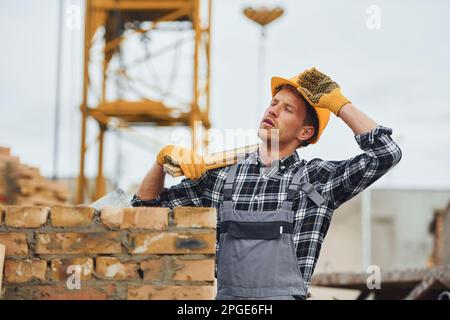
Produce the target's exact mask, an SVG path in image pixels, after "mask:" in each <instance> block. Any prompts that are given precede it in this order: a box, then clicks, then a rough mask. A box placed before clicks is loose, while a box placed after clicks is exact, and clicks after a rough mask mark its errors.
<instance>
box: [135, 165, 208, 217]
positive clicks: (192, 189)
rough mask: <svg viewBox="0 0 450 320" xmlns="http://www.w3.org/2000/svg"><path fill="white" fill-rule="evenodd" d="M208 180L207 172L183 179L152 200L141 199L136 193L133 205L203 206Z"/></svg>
mask: <svg viewBox="0 0 450 320" xmlns="http://www.w3.org/2000/svg"><path fill="white" fill-rule="evenodd" d="M206 181H207V173H205V174H203V175H202V176H201V177H199V178H198V179H196V180H191V179H186V178H185V179H183V180H182V181H181V182H180V183H179V184H176V185H174V186H172V187H170V188H164V190H163V192H162V193H161V194H160V195H159V196H158V197H156V198H155V199H151V200H142V199H139V198H138V197H137V196H136V195H134V196H133V198H132V200H131V205H132V206H133V207H167V208H174V207H186V206H190V207H201V206H202V197H203V189H204V187H205V184H206Z"/></svg>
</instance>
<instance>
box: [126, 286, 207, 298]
mask: <svg viewBox="0 0 450 320" xmlns="http://www.w3.org/2000/svg"><path fill="white" fill-rule="evenodd" d="M214 297H215V287H214V286H213V285H203V286H171V285H170V286H155V285H142V286H130V287H129V288H128V300H212V299H214Z"/></svg>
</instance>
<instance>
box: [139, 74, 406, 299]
mask: <svg viewBox="0 0 450 320" xmlns="http://www.w3.org/2000/svg"><path fill="white" fill-rule="evenodd" d="M271 87H272V97H273V98H272V101H271V103H270V105H269V106H268V107H267V109H266V111H265V114H264V116H263V119H262V121H261V124H260V130H259V132H260V134H259V137H260V138H261V141H262V142H261V143H260V144H259V146H258V150H257V151H256V152H253V153H248V154H246V156H245V157H244V159H242V161H240V162H238V163H237V164H235V165H231V166H227V167H223V168H219V169H214V170H209V171H206V165H205V162H204V160H203V158H202V157H201V156H200V155H197V154H195V153H194V152H192V151H191V150H189V149H185V148H181V147H177V146H166V147H164V148H163V149H162V150H161V151H160V152H159V154H158V156H157V161H156V163H155V165H154V166H153V167H152V168H151V170H150V171H149V172H148V174H147V175H146V177H145V178H144V179H143V181H142V183H141V185H140V187H139V189H138V191H137V192H136V194H135V195H134V197H133V200H132V205H133V206H163V207H176V206H202V207H214V208H217V209H218V230H217V232H218V243H217V256H216V257H217V260H216V261H217V263H216V277H217V296H216V299H269V300H270V299H291V300H294V299H295V300H302V299H305V298H306V297H307V293H308V286H309V282H310V279H311V276H312V274H313V271H314V268H315V265H316V262H317V259H318V257H319V253H320V249H321V245H322V243H323V240H324V237H325V235H326V233H327V231H328V227H329V225H330V221H331V217H332V215H333V211H334V210H335V209H336V208H338V207H339V206H340V205H341V204H343V203H344V202H346V201H347V200H349V199H351V198H352V197H354V196H355V195H357V194H358V193H360V192H361V191H363V190H364V189H365V188H367V187H368V186H369V185H371V184H372V183H373V182H375V181H376V180H378V179H379V178H380V177H381V176H383V175H384V174H386V172H388V171H389V170H390V169H391V168H392V167H394V166H395V165H396V164H397V163H398V162H399V161H400V159H401V157H402V153H401V150H400V148H399V146H398V145H397V144H396V143H395V142H394V141H393V140H392V138H391V134H392V129H390V128H387V127H384V126H381V125H377V123H376V122H375V121H374V120H372V119H371V118H369V117H368V116H367V115H365V114H364V113H363V112H361V111H360V110H358V109H357V108H356V107H355V106H354V105H353V104H352V103H351V102H350V101H349V100H348V99H347V98H346V97H345V96H344V95H343V94H342V92H341V89H340V87H339V86H338V85H337V83H336V82H334V81H333V80H332V79H331V78H330V77H328V76H327V75H325V74H323V73H321V72H320V71H318V70H317V69H315V68H311V69H309V70H306V71H304V72H302V73H300V74H299V75H298V76H296V77H293V78H291V79H284V78H279V77H274V78H272V81H271ZM330 112H332V113H334V114H335V115H336V116H337V117H338V118H340V119H342V120H343V121H344V122H345V123H346V124H347V125H348V126H349V127H350V129H351V130H352V131H353V133H354V135H355V139H356V142H357V143H358V145H359V147H360V148H361V149H362V151H363V153H361V154H359V155H357V156H355V157H352V158H350V159H348V160H342V161H327V160H322V159H318V158H315V159H312V160H310V161H306V160H304V159H301V158H300V157H299V155H298V153H297V151H296V149H298V148H299V147H305V146H307V145H308V144H310V143H312V144H314V143H317V141H319V139H320V136H321V134H322V133H323V130H324V129H325V127H326V125H327V123H328V120H329V117H330ZM273 132H277V133H278V135H276V136H275V138H273V136H274V135H273V134H272V133H273ZM338 143H345V142H343V141H339V142H338ZM275 145H277V148H278V150H276V151H277V152H275V150H272V149H273V148H272V146H275ZM167 156H170V157H172V158H173V159H174V160H175V161H176V162H178V163H179V164H180V167H181V169H182V171H183V174H184V175H185V176H186V179H184V180H183V181H182V182H181V183H179V184H177V185H174V186H172V187H171V188H164V176H165V173H164V171H163V164H164V163H165V159H167Z"/></svg>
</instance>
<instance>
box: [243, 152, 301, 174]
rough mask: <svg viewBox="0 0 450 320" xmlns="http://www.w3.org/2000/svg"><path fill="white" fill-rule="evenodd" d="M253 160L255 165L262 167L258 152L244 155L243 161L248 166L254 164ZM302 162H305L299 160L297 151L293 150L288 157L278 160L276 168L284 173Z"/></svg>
mask: <svg viewBox="0 0 450 320" xmlns="http://www.w3.org/2000/svg"><path fill="white" fill-rule="evenodd" d="M255 160H256V163H257V164H258V165H260V166H262V161H261V159H260V157H259V150H256V151H254V152H251V153H247V154H246V155H245V160H244V162H245V163H248V164H250V163H253V164H255ZM303 161H305V160H301V159H300V156H299V155H298V153H297V150H295V151H294V152H293V153H291V154H290V155H288V156H286V157H284V158H282V159H280V160H278V165H279V166H278V168H279V169H278V170H280V171H283V172H284V171H285V170H287V169H289V168H290V167H291V166H293V165H297V164H299V163H301V162H303Z"/></svg>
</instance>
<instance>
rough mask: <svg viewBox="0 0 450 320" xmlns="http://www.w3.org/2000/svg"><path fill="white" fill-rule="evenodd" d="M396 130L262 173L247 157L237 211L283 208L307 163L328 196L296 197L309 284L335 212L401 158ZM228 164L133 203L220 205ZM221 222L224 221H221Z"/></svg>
mask: <svg viewBox="0 0 450 320" xmlns="http://www.w3.org/2000/svg"><path fill="white" fill-rule="evenodd" d="M391 134H392V129H390V128H387V127H383V126H377V127H376V128H375V129H373V130H372V131H370V132H366V133H363V134H360V135H356V136H355V139H356V142H357V143H358V145H359V147H360V148H361V149H362V150H363V151H364V152H363V153H361V154H359V155H357V156H355V157H353V158H350V159H348V160H342V161H326V160H322V159H318V158H315V159H312V160H310V161H306V160H304V159H300V158H299V156H298V154H297V152H294V153H293V154H291V155H290V156H288V157H286V158H283V159H281V160H279V163H278V166H272V167H271V168H272V169H271V170H269V171H268V172H265V173H262V171H263V170H261V168H262V165H261V163H260V161H259V158H258V161H257V163H255V162H253V161H249V157H248V155H247V157H246V158H245V160H244V161H243V162H242V165H240V167H239V169H238V171H237V175H236V180H235V184H234V190H233V197H232V198H233V204H234V208H235V209H236V210H248V211H264V210H277V209H280V208H281V205H282V203H283V201H284V200H285V198H286V196H287V188H288V186H289V184H290V182H291V180H292V178H293V176H294V174H295V173H296V172H297V171H298V170H301V169H303V168H304V167H305V166H306V170H307V179H308V181H309V182H310V183H311V184H312V185H313V186H314V187H315V188H316V190H317V191H318V192H319V193H320V194H321V195H322V196H323V197H324V198H325V202H324V203H322V204H321V205H320V206H317V205H316V204H315V203H314V202H312V201H311V200H310V199H309V198H307V197H305V196H304V193H302V192H298V194H297V195H296V196H295V197H294V201H293V210H294V233H293V238H294V244H295V248H296V253H297V260H298V264H299V266H300V270H301V272H302V275H303V278H304V280H305V282H306V287H308V286H309V282H310V280H311V276H312V274H313V271H314V268H315V266H316V262H317V259H318V258H319V253H320V249H321V246H322V243H323V240H324V238H325V235H326V233H327V231H328V227H329V225H330V221H331V217H332V215H333V211H334V210H335V209H336V208H338V207H339V206H340V205H341V204H343V203H344V202H346V201H347V200H349V199H351V198H353V197H354V196H356V195H357V194H358V193H360V192H361V191H363V190H364V189H365V188H367V187H368V186H370V185H371V184H372V183H374V182H375V181H376V180H378V179H379V178H380V177H381V176H383V175H384V174H385V173H386V172H388V171H389V170H390V169H391V168H392V167H394V166H395V165H396V164H397V163H398V162H399V161H400V159H401V157H402V152H401V150H400V148H399V146H398V145H397V144H396V143H395V142H394V141H393V140H392V138H391ZM229 168H230V167H224V168H219V169H215V170H210V171H208V172H206V173H205V174H203V175H202V176H201V177H200V178H199V179H197V180H190V179H184V180H183V181H182V182H181V183H179V184H177V185H174V186H172V187H170V188H165V189H164V191H163V192H162V193H161V195H160V196H159V197H157V198H156V199H154V200H150V201H143V200H140V199H139V198H137V197H136V196H134V197H133V200H132V205H133V206H162V207H170V208H173V207H177V206H199V207H214V208H217V209H219V208H220V207H221V205H222V201H223V193H222V190H223V186H224V183H225V180H226V177H227V172H228V170H229ZM218 227H220V221H218Z"/></svg>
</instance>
